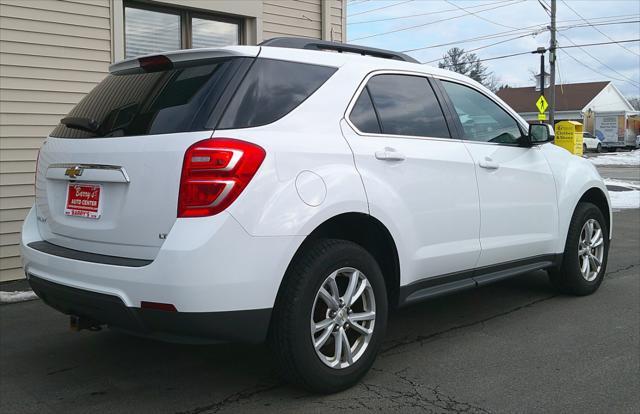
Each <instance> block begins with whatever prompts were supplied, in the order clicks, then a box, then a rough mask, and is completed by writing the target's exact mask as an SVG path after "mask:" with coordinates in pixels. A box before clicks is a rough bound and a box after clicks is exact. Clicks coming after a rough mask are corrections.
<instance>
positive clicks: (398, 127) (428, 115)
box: [367, 75, 451, 138]
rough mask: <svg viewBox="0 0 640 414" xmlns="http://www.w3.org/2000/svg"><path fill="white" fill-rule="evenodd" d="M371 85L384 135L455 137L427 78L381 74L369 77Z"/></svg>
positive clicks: (370, 90) (369, 85) (374, 103)
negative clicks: (450, 132) (452, 135)
mask: <svg viewBox="0 0 640 414" xmlns="http://www.w3.org/2000/svg"><path fill="white" fill-rule="evenodd" d="M367 88H368V89H369V92H370V94H371V99H372V100H373V105H374V106H375V109H376V111H377V113H378V116H379V118H380V126H381V127H382V132H383V133H384V134H387V135H409V136H421V137H438V138H450V137H451V136H450V134H449V129H448V127H447V123H446V121H445V118H444V114H443V113H442V108H441V107H440V104H439V102H438V99H437V98H436V95H435V93H434V92H433V89H432V88H431V85H429V81H428V80H427V79H426V78H424V77H420V76H411V75H377V76H374V77H372V78H371V79H370V80H369V83H368V84H367Z"/></svg>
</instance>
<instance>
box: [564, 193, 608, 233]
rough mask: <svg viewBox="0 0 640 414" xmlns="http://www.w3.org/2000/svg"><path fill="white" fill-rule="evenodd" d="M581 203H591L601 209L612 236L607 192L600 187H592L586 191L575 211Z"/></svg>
mask: <svg viewBox="0 0 640 414" xmlns="http://www.w3.org/2000/svg"><path fill="white" fill-rule="evenodd" d="M580 203H591V204H594V205H595V206H596V207H598V208H599V209H600V211H601V212H602V214H603V215H604V218H605V220H606V221H607V233H608V234H607V235H608V236H609V237H610V236H611V206H610V205H609V200H608V199H607V196H606V195H605V193H604V192H603V191H602V190H601V189H600V188H598V187H591V188H589V189H588V190H587V191H585V192H584V193H583V194H582V196H581V197H580V199H579V200H578V202H577V203H576V205H575V206H574V208H573V211H574V213H575V210H576V207H578V204H580Z"/></svg>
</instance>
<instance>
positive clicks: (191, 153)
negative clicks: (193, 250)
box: [178, 138, 265, 217]
mask: <svg viewBox="0 0 640 414" xmlns="http://www.w3.org/2000/svg"><path fill="white" fill-rule="evenodd" d="M264 157H265V152H264V149H262V147H259V146H257V145H255V144H251V143H249V142H245V141H240V140H237V139H229V138H213V139H206V140H204V141H200V142H196V143H195V144H193V145H192V146H191V147H189V149H187V152H186V153H185V154H184V162H183V164H182V178H181V179H180V194H179V195H178V217H205V216H213V215H214V214H218V213H219V212H221V211H223V210H224V209H226V208H227V207H229V206H230V205H231V203H233V202H234V201H235V199H236V198H238V196H239V195H240V193H242V190H244V189H245V187H246V186H247V184H249V181H251V179H252V178H253V176H254V175H255V173H256V171H258V168H259V167H260V164H262V161H263V160H264Z"/></svg>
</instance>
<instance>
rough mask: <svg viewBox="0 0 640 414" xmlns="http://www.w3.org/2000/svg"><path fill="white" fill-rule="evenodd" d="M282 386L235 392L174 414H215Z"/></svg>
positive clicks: (258, 387)
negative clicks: (210, 402)
mask: <svg viewBox="0 0 640 414" xmlns="http://www.w3.org/2000/svg"><path fill="white" fill-rule="evenodd" d="M282 385H283V384H272V385H265V386H256V387H254V388H250V389H247V390H243V391H238V392H235V393H233V394H231V395H228V396H226V397H225V398H223V399H222V400H220V401H216V402H214V403H212V404H208V405H204V406H202V407H197V408H193V409H191V410H187V411H179V412H176V414H201V413H217V412H219V411H220V410H222V409H223V408H226V407H227V406H229V405H233V404H237V403H240V402H242V401H244V400H248V399H251V398H253V397H254V396H256V395H258V394H262V393H265V392H268V391H273V390H275V389H277V388H280V387H282Z"/></svg>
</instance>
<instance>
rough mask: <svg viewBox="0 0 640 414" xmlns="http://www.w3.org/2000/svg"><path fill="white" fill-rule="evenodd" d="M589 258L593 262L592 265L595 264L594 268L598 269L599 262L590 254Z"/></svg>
mask: <svg viewBox="0 0 640 414" xmlns="http://www.w3.org/2000/svg"><path fill="white" fill-rule="evenodd" d="M589 257H590V258H591V259H592V260H593V263H594V264H595V266H594V267H596V268H597V267H599V266H600V260H599V259H598V258H597V257H596V256H595V255H593V254H590V255H589Z"/></svg>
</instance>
